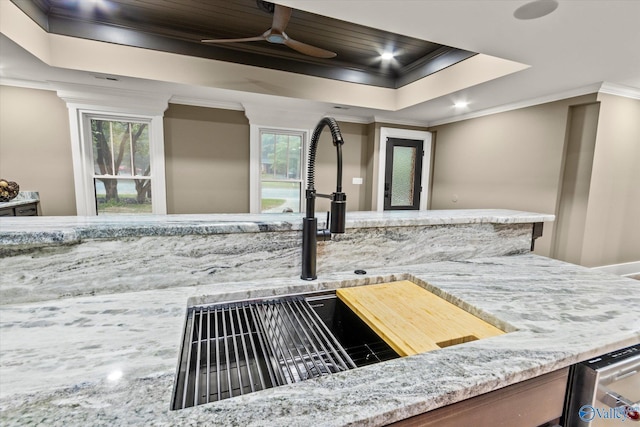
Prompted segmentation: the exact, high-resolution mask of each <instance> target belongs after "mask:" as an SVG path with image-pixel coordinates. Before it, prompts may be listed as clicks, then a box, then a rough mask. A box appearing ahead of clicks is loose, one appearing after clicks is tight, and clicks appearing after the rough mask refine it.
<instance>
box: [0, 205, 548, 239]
mask: <svg viewBox="0 0 640 427" xmlns="http://www.w3.org/2000/svg"><path fill="white" fill-rule="evenodd" d="M302 217H303V214H295V213H282V214H209V215H135V216H134V215H118V216H94V217H77V216H69V217H30V218H28V219H25V218H3V219H2V220H0V244H3V245H15V244H39V243H41V244H52V243H53V244H55V243H62V244H68V243H74V242H78V241H81V240H83V239H100V238H120V237H141V236H177V235H189V234H193V235H206V234H227V233H257V232H265V231H289V230H301V229H302ZM318 218H319V219H320V224H324V222H325V216H324V215H322V214H318ZM554 218H555V217H554V215H549V214H539V213H532V212H521V211H513V210H506V209H460V210H428V211H386V212H348V213H347V218H346V226H347V228H369V227H396V226H407V225H443V224H477V223H494V224H521V223H532V222H544V221H553V219H554Z"/></svg>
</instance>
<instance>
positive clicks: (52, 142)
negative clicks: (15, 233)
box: [0, 86, 76, 215]
mask: <svg viewBox="0 0 640 427" xmlns="http://www.w3.org/2000/svg"><path fill="white" fill-rule="evenodd" d="M69 141H70V136H69V113H68V110H67V107H66V105H65V103H64V101H62V100H61V99H60V98H58V96H57V95H56V93H55V92H51V91H45V90H35V89H23V88H19V87H12V86H0V178H5V179H8V180H10V181H15V182H17V183H18V184H19V185H20V189H21V190H26V191H38V192H39V193H40V214H41V215H75V214H76V201H75V190H74V185H73V162H72V160H71V143H70V142H69Z"/></svg>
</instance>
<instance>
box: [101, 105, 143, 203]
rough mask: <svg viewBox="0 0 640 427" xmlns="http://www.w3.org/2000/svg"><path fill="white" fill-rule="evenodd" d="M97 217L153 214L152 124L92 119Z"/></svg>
mask: <svg viewBox="0 0 640 427" xmlns="http://www.w3.org/2000/svg"><path fill="white" fill-rule="evenodd" d="M90 127H91V147H92V155H93V156H92V157H93V183H94V194H95V198H96V211H97V214H98V215H108V214H119V213H128V214H136V213H152V204H151V179H152V178H151V159H150V152H149V122H148V121H146V122H144V121H121V120H110V119H109V118H105V117H91V118H90Z"/></svg>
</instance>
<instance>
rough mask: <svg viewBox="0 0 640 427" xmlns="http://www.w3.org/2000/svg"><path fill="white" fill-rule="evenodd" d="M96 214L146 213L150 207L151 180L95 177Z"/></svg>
mask: <svg viewBox="0 0 640 427" xmlns="http://www.w3.org/2000/svg"><path fill="white" fill-rule="evenodd" d="M93 181H94V184H95V192H96V205H97V211H98V215H109V214H121V213H127V214H148V213H151V212H152V209H151V180H149V179H115V178H95V179H94V180H93Z"/></svg>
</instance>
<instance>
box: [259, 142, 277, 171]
mask: <svg viewBox="0 0 640 427" xmlns="http://www.w3.org/2000/svg"><path fill="white" fill-rule="evenodd" d="M261 143H262V144H261V145H262V149H261V150H262V155H261V159H262V165H261V170H260V173H261V176H262V178H272V177H274V176H275V170H274V167H273V161H274V159H275V151H274V149H275V135H274V134H272V133H263V134H262V141H261Z"/></svg>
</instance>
